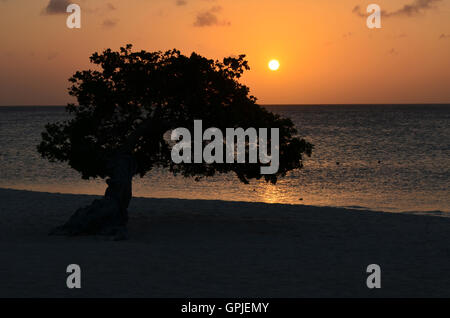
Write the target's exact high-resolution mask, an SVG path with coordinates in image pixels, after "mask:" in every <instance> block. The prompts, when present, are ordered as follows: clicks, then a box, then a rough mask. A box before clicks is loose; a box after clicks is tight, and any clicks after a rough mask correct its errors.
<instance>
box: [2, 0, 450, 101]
mask: <svg viewBox="0 0 450 318" xmlns="http://www.w3.org/2000/svg"><path fill="white" fill-rule="evenodd" d="M66 3H68V1H66V0H52V1H49V0H0V43H1V47H0V56H1V57H2V58H1V59H0V105H64V104H66V103H67V102H72V101H73V100H71V99H70V97H69V96H68V94H67V87H68V86H69V83H68V81H67V79H68V78H69V77H70V76H71V75H72V74H73V73H74V72H75V71H77V70H80V69H86V68H89V67H90V65H89V56H90V55H91V53H93V52H96V51H101V50H103V49H105V48H112V49H118V48H119V47H120V46H124V45H125V44H127V43H132V44H133V45H134V47H135V49H145V50H149V51H155V50H167V49H171V48H177V49H180V50H181V51H182V52H183V53H184V54H190V53H191V52H192V51H195V52H197V53H200V54H202V55H204V56H206V57H209V58H222V57H224V56H230V55H237V54H241V53H243V54H246V55H247V57H248V60H249V62H250V66H251V71H249V72H248V73H247V74H246V75H245V76H244V77H243V79H242V80H243V81H244V82H245V83H246V84H247V85H248V86H249V87H250V89H251V93H252V94H253V95H255V96H256V97H257V98H258V100H259V102H260V103H262V104H277V103H283V104H328V103H332V104H340V103H450V0H398V1H397V0H370V1H363V0H278V1H275V0H126V1H125V0H122V1H120V0H78V1H73V2H72V3H77V4H79V5H80V6H81V9H82V28H81V29H78V30H75V29H73V30H71V29H68V28H67V27H66V19H67V16H68V15H69V14H67V13H65V12H62V10H61V8H63V7H64V6H65V4H66ZM370 3H377V4H379V5H380V6H381V8H382V9H383V15H382V28H381V29H372V30H370V29H368V28H367V26H366V18H365V17H361V16H360V13H361V12H365V8H366V7H367V5H368V4H370ZM355 6H359V10H358V8H356V9H355ZM271 59H278V60H279V61H280V63H281V67H280V69H279V71H277V72H271V71H270V70H269V69H268V67H267V63H268V62H269V60H271Z"/></svg>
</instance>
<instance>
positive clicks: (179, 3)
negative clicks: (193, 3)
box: [175, 0, 187, 6]
mask: <svg viewBox="0 0 450 318" xmlns="http://www.w3.org/2000/svg"><path fill="white" fill-rule="evenodd" d="M175 4H176V5H177V6H185V5H187V1H186V0H177V1H176V2H175Z"/></svg>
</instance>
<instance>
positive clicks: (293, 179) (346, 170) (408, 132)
mask: <svg viewBox="0 0 450 318" xmlns="http://www.w3.org/2000/svg"><path fill="white" fill-rule="evenodd" d="M266 107H267V108H268V109H270V110H271V111H274V112H277V113H280V114H282V115H283V116H287V117H290V118H291V119H292V120H293V121H294V123H295V124H296V126H297V128H298V130H299V132H300V134H301V135H302V136H303V137H305V138H306V139H307V140H308V141H310V142H312V143H313V144H314V146H315V149H314V152H313V156H312V157H311V158H306V160H305V167H304V169H302V170H301V171H295V172H292V173H290V174H289V175H288V176H286V177H285V178H284V179H281V180H280V181H279V182H278V183H277V185H271V184H266V183H264V182H262V181H253V182H251V184H250V185H244V184H241V183H240V182H239V181H238V179H237V178H236V177H235V176H234V175H231V174H230V175H221V176H216V177H214V178H209V179H208V178H207V179H203V180H202V181H200V182H195V181H194V180H191V179H185V178H183V177H174V176H172V175H170V174H169V173H167V172H165V171H161V170H154V171H152V172H150V173H149V174H148V175H147V176H146V177H144V178H142V179H141V178H136V179H135V181H134V195H135V196H143V197H157V198H169V197H170V198H187V199H191V198H195V199H220V200H232V201H260V202H268V203H289V204H305V205H317V206H338V207H352V208H361V209H372V210H381V211H389V212H406V211H408V212H425V213H439V211H441V212H450V199H449V198H450V193H449V183H450V182H449V180H450V105H395V106H390V105H373V106H370V105H361V106H357V105H351V106H344V105H336V106H333V105H330V106H326V105H321V106H266ZM67 117H68V115H67V113H66V112H65V111H64V108H63V107H41V106H27V107H0V187H3V188H14V189H26V190H35V191H47V192H61V193H86V194H102V193H103V192H104V189H105V185H104V182H103V181H102V180H91V181H86V180H82V179H81V177H80V176H79V174H78V173H77V172H76V171H74V170H72V169H70V168H69V167H68V166H67V165H65V164H51V163H49V162H47V161H46V160H44V159H41V158H40V156H39V154H38V153H37V151H36V145H37V144H38V143H39V141H40V133H41V131H42V130H43V129H44V125H45V124H46V123H48V122H54V121H60V120H64V119H66V118H67Z"/></svg>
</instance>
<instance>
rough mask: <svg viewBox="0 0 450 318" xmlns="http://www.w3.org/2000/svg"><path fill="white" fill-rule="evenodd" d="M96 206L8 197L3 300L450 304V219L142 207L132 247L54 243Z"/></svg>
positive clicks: (141, 202)
mask: <svg viewBox="0 0 450 318" xmlns="http://www.w3.org/2000/svg"><path fill="white" fill-rule="evenodd" d="M94 198H96V197H95V196H88V195H71V194H56V193H41V192H31V191H19V190H9V189H0V215H1V222H0V255H1V256H0V282H1V283H0V297H155V298H160V297H183V298H196V297H213V298H214V297H232V298H240V297H255V298H258V297H289V298H297V297H449V296H450V290H449V289H448V286H450V276H449V275H448V268H450V247H449V244H448V242H449V241H450V219H449V218H446V217H440V216H436V215H433V216H429V215H412V214H402V213H384V212H374V211H361V210H350V209H344V208H331V207H330V208H327V207H313V206H306V205H287V204H286V205H283V204H266V203H256V202H254V203H252V202H230V201H213V200H180V199H151V198H134V199H133V200H132V202H131V205H130V209H129V216H130V219H129V225H128V230H129V235H130V238H129V239H128V240H126V241H112V240H110V239H109V238H108V237H102V236H81V237H58V236H48V232H49V231H50V230H51V229H52V228H54V227H55V226H58V225H60V224H62V223H64V222H65V221H66V220H67V219H68V218H69V217H70V215H72V214H73V213H74V211H75V210H76V209H77V208H79V207H82V206H85V205H87V204H89V203H90V202H91V201H92V200H93V199H94ZM69 264H78V265H80V267H81V280H82V288H81V289H68V288H67V287H66V278H67V275H68V274H66V267H67V266H68V265H69ZM369 264H378V265H379V266H380V267H381V288H380V289H369V288H368V287H367V286H366V279H367V277H368V275H369V274H368V273H366V268H367V266H368V265H369Z"/></svg>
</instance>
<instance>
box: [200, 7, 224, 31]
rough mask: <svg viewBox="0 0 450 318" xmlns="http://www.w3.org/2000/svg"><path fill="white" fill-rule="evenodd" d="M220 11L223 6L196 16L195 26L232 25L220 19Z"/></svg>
mask: <svg viewBox="0 0 450 318" xmlns="http://www.w3.org/2000/svg"><path fill="white" fill-rule="evenodd" d="M220 11H222V7H221V6H214V7H212V8H211V9H209V10H206V11H202V12H199V13H198V14H197V16H196V19H195V22H194V26H196V27H208V26H215V25H231V23H230V22H229V21H226V20H220V19H219V17H218V13H219V12H220Z"/></svg>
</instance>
